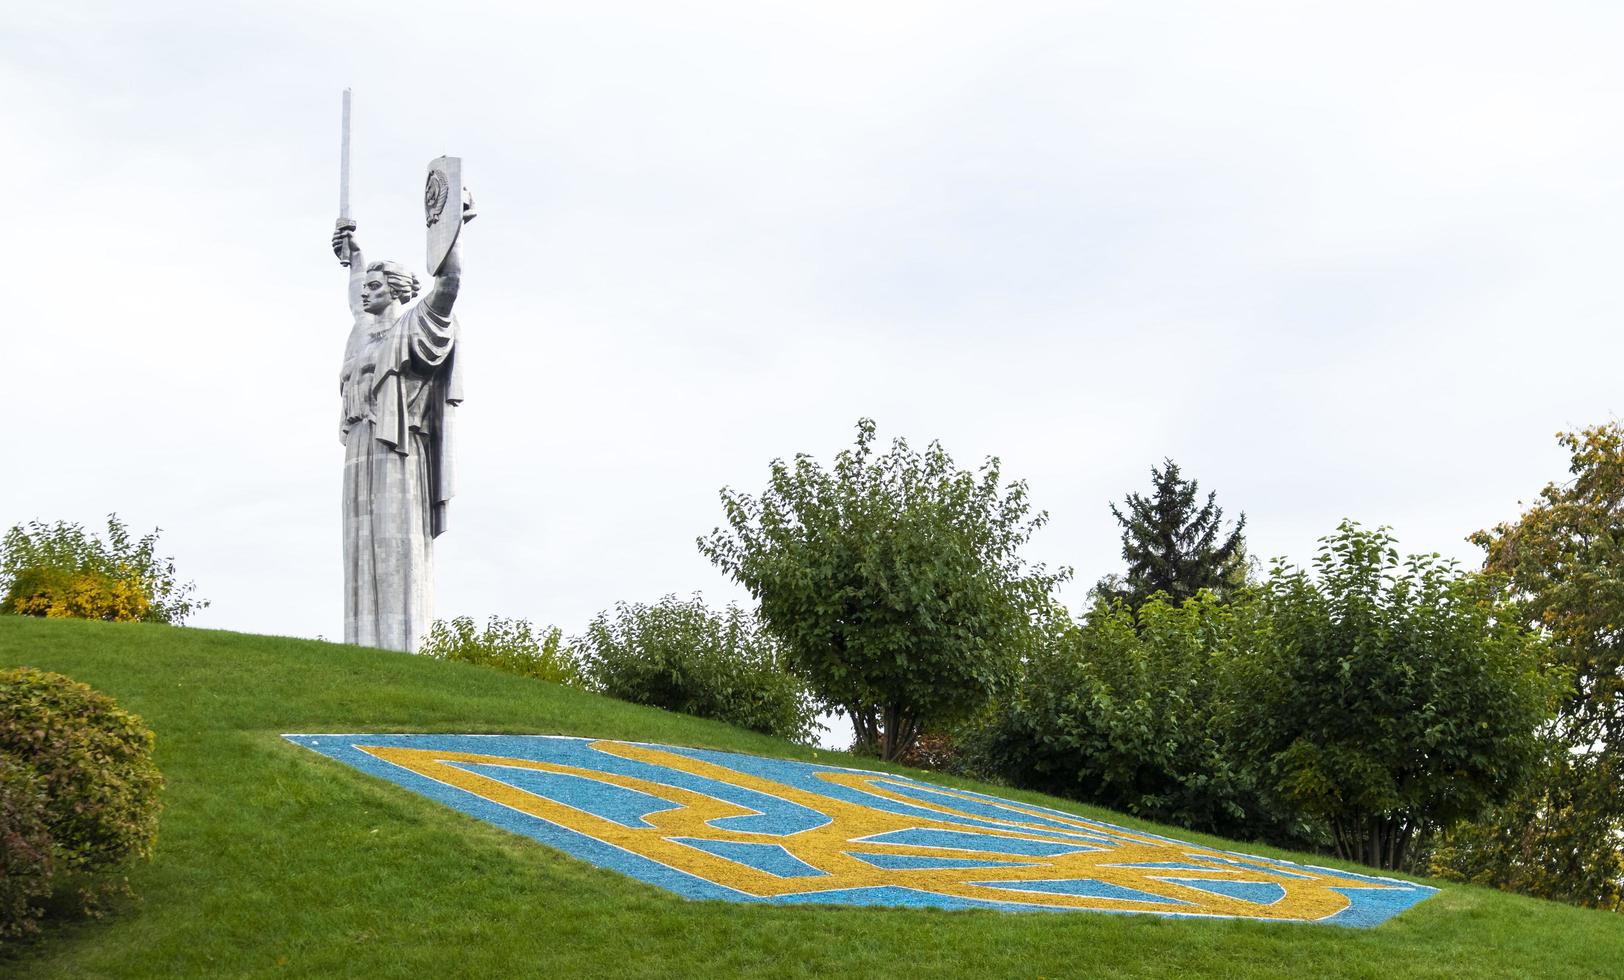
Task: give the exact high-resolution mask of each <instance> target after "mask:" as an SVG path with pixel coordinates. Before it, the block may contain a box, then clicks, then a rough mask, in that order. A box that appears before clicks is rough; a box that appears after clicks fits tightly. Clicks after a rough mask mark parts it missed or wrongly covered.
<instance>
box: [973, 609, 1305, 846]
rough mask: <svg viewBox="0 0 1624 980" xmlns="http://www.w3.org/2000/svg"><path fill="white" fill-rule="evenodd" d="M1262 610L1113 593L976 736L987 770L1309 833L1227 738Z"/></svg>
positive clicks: (1260, 829)
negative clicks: (1240, 664)
mask: <svg viewBox="0 0 1624 980" xmlns="http://www.w3.org/2000/svg"><path fill="white" fill-rule="evenodd" d="M1256 626H1257V617H1256V615H1255V609H1254V607H1252V606H1249V605H1246V604H1240V605H1228V604H1225V603H1222V602H1219V601H1218V600H1217V599H1216V598H1215V597H1214V595H1213V594H1212V593H1211V592H1208V591H1205V590H1203V591H1201V592H1199V593H1197V595H1196V597H1195V598H1193V599H1189V600H1187V601H1185V602H1184V603H1182V604H1181V605H1176V606H1175V605H1173V604H1171V603H1170V602H1169V601H1168V599H1167V596H1166V595H1165V594H1162V593H1157V594H1156V595H1154V596H1152V597H1151V598H1150V600H1149V601H1147V602H1146V603H1144V604H1143V605H1142V606H1141V607H1140V608H1139V611H1138V614H1137V617H1136V616H1135V613H1134V612H1133V610H1131V609H1129V608H1128V607H1127V606H1125V605H1123V604H1121V603H1120V602H1116V603H1105V602H1101V603H1099V604H1097V605H1096V606H1095V607H1094V609H1093V610H1091V611H1090V612H1089V613H1088V615H1087V616H1086V617H1084V619H1083V620H1082V622H1080V623H1069V624H1064V625H1062V626H1060V628H1058V629H1054V630H1051V631H1050V640H1049V643H1048V645H1047V647H1046V648H1045V649H1043V650H1040V651H1038V652H1037V653H1035V654H1034V655H1033V656H1032V657H1030V658H1029V660H1028V662H1027V664H1026V669H1025V674H1024V677H1023V679H1022V682H1021V684H1020V685H1019V687H1018V689H1017V691H1016V693H1015V695H1014V696H1013V697H1011V698H1009V699H1007V700H1005V701H1004V702H1003V703H1001V704H1000V706H999V708H998V710H997V711H996V712H994V713H993V715H992V716H991V718H990V719H989V720H988V721H987V722H986V723H985V724H984V725H983V726H982V727H981V728H980V729H979V730H977V731H974V732H972V733H970V734H969V736H968V737H967V738H966V739H965V747H964V749H965V751H966V752H967V753H968V754H969V755H970V756H971V762H972V764H973V765H974V766H975V768H976V769H978V770H980V771H982V772H985V773H986V774H988V775H992V776H996V777H998V778H1002V779H1005V780H1008V781H1009V782H1012V783H1014V784H1016V785H1019V786H1023V787H1027V788H1030V789H1038V790H1042V791H1044V792H1049V793H1055V794H1058V795H1061V796H1067V797H1070V798H1072V799H1076V800H1082V801H1084V802H1088V803H1095V804H1099V805H1101V806H1107V807H1110V808H1112V809H1116V810H1125V811H1127V812H1129V813H1132V814H1134V815H1136V816H1142V817H1147V818H1150V819H1154V820H1161V821H1165V822H1168V823H1173V824H1177V825H1179V826H1182V827H1189V828H1192V829H1195V830H1202V831H1207V832H1211V833H1218V834H1223V835H1225V836H1234V837H1259V836H1267V837H1270V838H1272V839H1275V840H1293V841H1297V842H1299V843H1300V842H1303V841H1304V833H1305V828H1302V827H1294V826H1292V824H1291V823H1290V822H1289V819H1282V816H1281V815H1280V814H1279V812H1278V810H1277V808H1276V807H1274V806H1273V805H1271V802H1270V801H1269V800H1268V799H1267V798H1266V796H1265V794H1264V793H1262V792H1261V791H1260V789H1259V783H1260V782H1261V780H1260V777H1259V774H1258V773H1257V772H1256V771H1254V770H1253V769H1251V768H1250V767H1248V766H1247V765H1245V764H1244V762H1243V761H1242V759H1241V758H1240V757H1239V754H1238V753H1237V752H1236V751H1235V749H1234V746H1233V745H1231V744H1230V740H1229V739H1228V737H1227V734H1226V723H1225V718H1226V716H1227V714H1228V712H1229V710H1230V705H1231V703H1232V702H1233V700H1234V699H1235V698H1236V697H1237V696H1244V694H1243V693H1242V692H1237V691H1236V690H1235V689H1234V686H1233V683H1232V674H1233V671H1232V670H1231V665H1232V664H1233V663H1234V661H1235V658H1236V657H1237V656H1238V655H1240V654H1241V653H1243V652H1244V650H1245V649H1246V648H1247V647H1248V646H1249V645H1250V643H1251V636H1252V633H1253V631H1254V629H1255V628H1256Z"/></svg>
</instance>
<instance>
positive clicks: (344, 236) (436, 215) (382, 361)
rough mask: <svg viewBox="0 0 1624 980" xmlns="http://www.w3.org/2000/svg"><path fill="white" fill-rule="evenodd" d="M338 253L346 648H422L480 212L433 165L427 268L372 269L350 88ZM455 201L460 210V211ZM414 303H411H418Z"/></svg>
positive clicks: (457, 181)
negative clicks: (461, 316)
mask: <svg viewBox="0 0 1624 980" xmlns="http://www.w3.org/2000/svg"><path fill="white" fill-rule="evenodd" d="M343 120H344V121H343V142H342V144H341V147H342V149H341V152H340V165H339V203H338V222H337V224H336V226H335V227H334V230H333V241H332V244H333V252H334V253H335V254H337V256H338V260H339V264H340V265H344V266H347V267H348V268H349V270H350V278H349V297H350V310H351V312H352V313H353V314H354V316H355V323H354V326H353V327H352V328H351V329H350V337H349V343H348V344H346V345H345V348H344V363H343V367H342V368H341V370H340V372H339V380H338V390H339V396H340V399H341V402H342V408H341V410H340V412H339V425H338V430H339V439H340V441H341V442H343V444H344V490H343V514H344V642H345V643H354V644H360V645H362V646H373V647H383V648H385V649H389V650H406V651H415V650H416V649H417V644H418V641H419V640H420V639H421V638H422V636H423V634H424V633H425V632H426V631H427V630H428V627H429V624H430V623H431V622H432V620H433V603H434V539H435V538H436V537H438V536H439V535H441V534H442V533H444V532H445V529H446V510H447V505H448V504H449V502H450V500H451V496H452V493H453V489H454V481H453V479H452V456H451V435H452V425H451V422H452V416H453V414H454V410H455V408H456V406H457V405H458V404H459V403H461V401H462V382H461V378H460V376H459V372H458V369H457V357H456V353H457V336H458V325H457V319H456V317H455V316H453V315H452V312H451V309H452V306H453V305H454V304H455V303H456V301H457V291H458V289H459V288H460V287H461V283H462V254H461V247H460V237H461V236H460V235H459V234H458V233H459V232H460V231H461V229H462V226H463V225H464V224H466V223H467V222H469V221H472V220H473V218H474V215H475V211H474V206H473V198H472V196H470V195H469V194H468V191H467V189H466V188H465V187H463V186H462V161H461V160H459V159H458V158H456V157H438V158H436V159H435V160H433V161H431V162H430V163H429V172H428V181H427V184H426V186H425V188H424V193H423V205H424V219H425V221H426V223H427V225H428V272H429V275H430V277H431V278H433V280H434V285H433V286H432V287H431V288H430V289H429V291H428V294H427V295H425V296H424V297H422V298H421V299H417V295H418V290H419V282H418V279H417V277H416V276H415V275H413V274H412V273H411V272H410V271H409V270H408V269H407V268H406V266H404V265H402V264H401V263H399V262H394V261H381V262H379V261H371V262H369V261H368V260H367V259H366V257H365V256H364V255H363V253H362V251H361V246H360V243H359V242H357V241H356V238H355V230H356V224H355V221H354V220H353V219H352V218H351V217H350V200H349V197H350V194H349V192H350V92H349V90H348V89H345V90H344V117H343ZM459 199H460V207H459V203H458V202H459ZM414 299H415V300H416V302H413V300H414Z"/></svg>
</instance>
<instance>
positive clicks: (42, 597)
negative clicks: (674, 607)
mask: <svg viewBox="0 0 1624 980" xmlns="http://www.w3.org/2000/svg"><path fill="white" fill-rule="evenodd" d="M157 547H158V532H157V531H153V532H152V533H151V534H148V535H146V536H145V537H143V538H141V539H140V540H138V541H131V540H130V535H129V532H128V531H127V530H126V529H125V527H124V525H123V524H122V523H120V522H119V519H118V515H117V514H109V515H108V517H107V540H106V541H102V540H101V539H100V538H98V537H97V536H96V535H94V534H90V533H88V532H86V531H85V529H84V528H83V527H81V526H80V525H78V524H69V523H67V522H65V521H58V522H56V523H55V524H49V525H47V524H42V523H40V522H39V521H33V522H30V523H29V524H27V525H22V524H19V525H17V526H16V527H13V528H12V529H11V530H10V531H8V532H6V536H5V537H4V538H3V539H0V613H15V614H18V615H23V616H46V617H52V618H71V619H102V620H109V621H112V622H121V623H134V622H146V623H173V624H175V625H179V624H181V623H182V622H184V621H185V620H186V617H187V616H190V615H191V614H192V613H194V612H196V611H197V610H199V609H202V608H204V607H205V606H207V605H208V602H206V601H204V600H201V599H194V598H192V592H193V589H194V588H195V587H194V586H193V585H192V583H190V582H187V583H184V584H183V583H181V582H179V581H178V580H177V579H176V578H175V562H174V560H173V559H170V558H159V557H157Z"/></svg>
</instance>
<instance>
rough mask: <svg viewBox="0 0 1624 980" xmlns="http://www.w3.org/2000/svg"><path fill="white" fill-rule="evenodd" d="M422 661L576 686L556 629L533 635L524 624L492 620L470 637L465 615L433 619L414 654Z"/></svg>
mask: <svg viewBox="0 0 1624 980" xmlns="http://www.w3.org/2000/svg"><path fill="white" fill-rule="evenodd" d="M418 653H421V654H422V655H423V656H425V657H433V658H435V659H436V660H454V661H456V662H458V663H464V664H478V665H480V666H482V667H495V668H496V669H497V670H505V671H507V672H508V673H510V674H519V675H521V676H524V677H533V678H535V679H537V680H542V681H550V682H552V683H554V684H570V685H575V686H578V685H580V683H581V668H580V665H578V664H577V663H576V662H575V659H574V658H573V657H572V656H570V653H569V651H568V650H567V649H565V648H564V646H563V632H562V631H560V630H559V629H558V628H557V627H553V628H550V629H548V630H547V631H546V632H544V633H542V634H541V636H539V637H538V636H537V635H536V632H535V627H533V626H532V625H531V624H530V621H529V620H527V619H502V618H501V617H499V616H492V617H491V618H490V620H489V622H487V623H486V624H485V629H484V631H483V632H476V631H475V628H474V621H473V619H472V618H470V617H468V616H458V617H456V618H455V619H452V620H449V621H447V620H442V619H437V620H435V621H434V625H432V626H430V627H429V632H428V635H427V636H425V637H424V638H423V643H422V646H421V648H420V649H419V650H418Z"/></svg>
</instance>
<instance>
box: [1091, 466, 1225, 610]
mask: <svg viewBox="0 0 1624 980" xmlns="http://www.w3.org/2000/svg"><path fill="white" fill-rule="evenodd" d="M1163 464H1164V465H1163V467H1162V468H1161V469H1157V468H1156V467H1154V466H1152V467H1151V468H1150V479H1151V492H1150V496H1149V497H1148V498H1147V497H1141V496H1140V495H1139V494H1137V493H1130V494H1128V496H1127V499H1126V501H1125V503H1126V505H1127V513H1126V514H1124V513H1123V512H1122V511H1121V510H1119V509H1118V508H1117V506H1116V504H1112V505H1111V514H1112V516H1114V517H1115V518H1116V519H1117V523H1119V524H1121V525H1122V558H1123V560H1124V561H1126V562H1127V563H1128V569H1127V573H1126V575H1108V576H1106V577H1105V578H1104V579H1102V580H1100V583H1099V584H1098V585H1096V586H1095V587H1094V592H1093V594H1094V595H1095V596H1096V597H1097V598H1100V599H1106V600H1112V599H1114V600H1118V601H1120V602H1122V603H1124V604H1126V605H1127V606H1128V607H1130V608H1133V609H1137V608H1139V607H1140V606H1141V605H1143V604H1144V603H1145V601H1146V600H1148V599H1149V598H1150V597H1151V596H1153V595H1155V594H1156V593H1158V592H1165V593H1167V595H1168V596H1169V597H1170V598H1171V599H1172V601H1173V603H1174V604H1175V605H1176V604H1178V603H1180V602H1183V601H1184V600H1185V599H1190V598H1193V597H1194V596H1195V594H1196V593H1198V592H1200V591H1201V590H1203V589H1206V590H1208V591H1211V592H1213V593H1214V594H1216V595H1217V596H1218V597H1219V598H1222V599H1227V598H1229V597H1230V596H1231V595H1232V594H1233V593H1234V592H1235V591H1236V590H1237V589H1239V588H1240V587H1241V586H1243V585H1245V584H1246V576H1247V559H1246V543H1245V539H1244V538H1243V537H1242V536H1241V532H1242V531H1243V530H1244V529H1245V527H1246V515H1245V514H1242V515H1241V517H1240V520H1238V521H1236V522H1235V527H1234V530H1232V531H1230V533H1229V535H1228V536H1227V537H1225V536H1223V535H1222V531H1223V520H1224V510H1223V508H1222V507H1219V506H1218V503H1217V498H1218V494H1217V492H1216V491H1213V492H1210V493H1208V494H1207V502H1206V503H1205V504H1202V505H1200V506H1197V503H1196V501H1197V490H1199V489H1200V488H1199V485H1198V484H1197V483H1196V481H1194V480H1186V479H1184V478H1183V477H1181V476H1180V475H1179V467H1178V464H1177V463H1175V462H1173V461H1172V460H1171V459H1167V460H1163Z"/></svg>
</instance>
